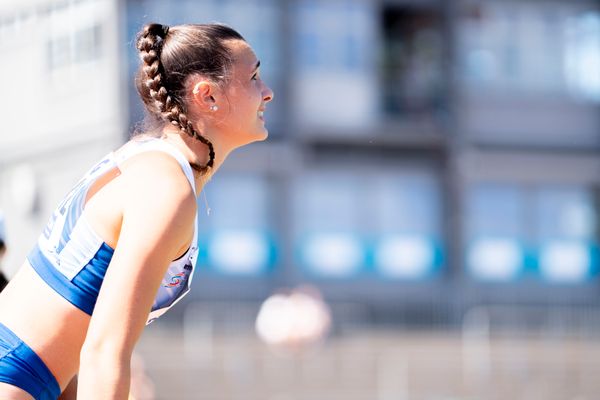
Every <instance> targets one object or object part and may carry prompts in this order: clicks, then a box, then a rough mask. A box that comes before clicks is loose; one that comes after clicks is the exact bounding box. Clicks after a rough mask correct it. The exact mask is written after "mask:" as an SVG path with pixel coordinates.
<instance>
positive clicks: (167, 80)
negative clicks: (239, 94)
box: [136, 23, 244, 173]
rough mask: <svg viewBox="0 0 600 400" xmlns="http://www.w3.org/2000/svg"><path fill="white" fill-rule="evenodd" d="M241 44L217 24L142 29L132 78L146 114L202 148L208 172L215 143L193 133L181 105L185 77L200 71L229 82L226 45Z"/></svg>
mask: <svg viewBox="0 0 600 400" xmlns="http://www.w3.org/2000/svg"><path fill="white" fill-rule="evenodd" d="M234 39H236V40H244V38H243V37H242V36H241V35H240V34H239V33H238V32H236V31H235V30H233V29H232V28H230V27H228V26H225V25H221V24H190V25H178V26H174V27H171V28H169V27H168V26H166V25H161V24H157V23H151V24H148V25H146V26H144V28H143V29H142V30H141V31H140V33H139V34H138V37H137V49H138V50H139V52H140V59H141V61H142V63H141V65H140V68H139V70H138V73H137V76H136V87H137V90H138V93H139V94H140V97H141V99H142V101H143V102H144V105H145V107H146V110H147V111H148V112H149V113H150V115H152V116H154V117H155V118H156V119H158V120H159V121H163V122H168V123H171V124H172V125H174V126H176V127H178V128H179V129H180V130H181V131H182V132H184V133H185V134H187V135H189V136H190V137H193V138H194V139H196V140H199V141H201V142H202V143H204V144H206V146H207V147H208V151H209V160H208V162H207V163H206V165H205V166H203V167H196V169H197V170H199V171H200V172H202V173H205V172H207V171H208V170H209V169H210V168H211V167H212V166H213V163H214V159H215V152H214V148H213V144H212V143H211V142H210V141H209V140H208V139H207V138H206V137H204V136H202V135H201V134H200V133H199V132H197V131H196V129H195V128H194V125H193V123H192V121H190V119H189V118H188V115H187V107H186V104H185V103H186V101H185V83H186V79H187V78H188V77H189V76H191V75H192V74H195V73H199V74H202V75H204V76H207V77H209V78H210V79H212V80H214V81H215V82H217V83H221V82H224V81H225V80H226V79H227V76H228V74H227V71H228V69H229V67H230V66H231V64H232V62H233V61H232V58H231V54H230V52H229V49H228V48H227V46H225V44H224V42H225V41H226V40H234Z"/></svg>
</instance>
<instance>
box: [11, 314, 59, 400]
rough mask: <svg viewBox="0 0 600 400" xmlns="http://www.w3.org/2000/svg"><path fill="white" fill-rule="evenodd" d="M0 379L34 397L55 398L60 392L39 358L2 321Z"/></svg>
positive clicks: (41, 398) (50, 373) (45, 399)
mask: <svg viewBox="0 0 600 400" xmlns="http://www.w3.org/2000/svg"><path fill="white" fill-rule="evenodd" d="M0 382H5V383H8V384H11V385H13V386H17V387H19V388H21V389H23V390H25V391H26V392H27V393H29V394H30V395H32V396H33V397H34V398H35V399H36V400H56V399H58V396H60V387H59V386H58V382H56V378H54V375H52V372H50V370H49V369H48V367H46V364H44V362H43V361H42V359H41V358H40V357H39V356H38V355H37V354H35V352H34V351H33V350H31V348H30V347H29V346H27V344H25V342H23V341H22V340H21V339H19V337H18V336H17V335H15V334H14V333H13V332H12V331H11V330H10V329H8V328H7V327H6V326H4V325H3V324H1V323H0Z"/></svg>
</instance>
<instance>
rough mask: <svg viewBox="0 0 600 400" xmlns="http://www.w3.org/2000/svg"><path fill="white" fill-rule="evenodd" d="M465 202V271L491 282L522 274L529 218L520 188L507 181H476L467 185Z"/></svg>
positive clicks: (506, 279) (513, 278) (525, 257)
mask: <svg viewBox="0 0 600 400" xmlns="http://www.w3.org/2000/svg"><path fill="white" fill-rule="evenodd" d="M466 205H467V207H466V216H467V220H466V239H467V248H466V249H465V261H466V268H467V271H468V274H469V275H470V276H471V277H473V278H475V279H478V280H483V281H495V282H511V281H513V280H516V279H518V278H520V277H521V276H523V274H524V273H525V265H526V264H525V263H526V259H527V254H528V250H527V249H526V242H527V241H526V236H525V226H526V225H525V224H527V223H528V222H529V219H528V213H527V208H526V197H525V194H524V192H523V190H522V189H520V188H519V187H517V186H516V185H511V184H492V183H486V184H478V185H475V186H473V187H471V188H470V189H469V191H468V198H467V203H466Z"/></svg>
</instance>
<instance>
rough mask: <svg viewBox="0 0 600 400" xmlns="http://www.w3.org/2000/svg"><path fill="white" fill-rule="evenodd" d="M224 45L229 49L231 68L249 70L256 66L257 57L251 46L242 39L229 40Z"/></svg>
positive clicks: (240, 70) (241, 70)
mask: <svg viewBox="0 0 600 400" xmlns="http://www.w3.org/2000/svg"><path fill="white" fill-rule="evenodd" d="M226 46H227V47H229V49H230V50H231V56H232V58H233V68H234V70H237V71H238V72H251V71H252V70H254V68H255V67H256V63H257V62H258V58H257V57H256V54H254V50H252V47H250V45H249V44H248V43H246V42H244V41H243V40H230V41H228V42H227V43H226Z"/></svg>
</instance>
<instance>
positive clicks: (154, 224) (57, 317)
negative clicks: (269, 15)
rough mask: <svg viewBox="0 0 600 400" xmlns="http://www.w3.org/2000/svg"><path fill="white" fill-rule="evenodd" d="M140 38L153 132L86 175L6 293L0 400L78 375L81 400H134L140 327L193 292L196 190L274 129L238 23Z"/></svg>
mask: <svg viewBox="0 0 600 400" xmlns="http://www.w3.org/2000/svg"><path fill="white" fill-rule="evenodd" d="M137 48H138V49H139V52H140V57H141V59H142V63H141V66H140V69H139V71H138V75H137V77H136V85H137V88H138V92H139V93H140V96H141V98H142V100H143V102H144V104H145V106H146V109H147V111H148V114H149V117H150V118H151V119H152V120H153V121H154V122H156V124H155V125H156V129H154V130H148V131H146V132H145V133H143V134H141V135H138V136H135V137H134V138H133V139H132V140H130V141H129V142H127V143H126V144H125V145H124V146H123V147H121V148H120V149H118V150H116V151H115V152H112V153H110V154H109V155H107V156H106V157H105V158H103V159H102V160H100V162H98V163H97V164H96V165H95V166H93V167H92V168H91V169H90V170H89V171H88V173H87V174H86V175H85V176H84V177H83V179H82V180H81V181H80V182H79V183H77V184H76V185H75V187H74V188H73V189H72V191H71V192H69V193H68V194H67V195H66V197H65V198H64V200H63V201H62V203H61V204H60V205H59V206H58V208H57V209H56V210H55V212H54V214H53V215H52V217H51V218H50V221H49V223H48V225H47V226H46V228H45V229H44V231H43V232H42V234H41V235H40V237H39V240H38V241H37V243H36V245H35V246H34V247H33V249H32V251H31V252H30V254H29V255H28V257H27V260H26V262H25V263H24V265H23V266H22V267H21V268H20V270H19V272H18V273H17V274H16V276H15V277H14V278H13V279H12V280H11V282H10V283H9V284H8V286H7V287H6V288H5V290H4V291H3V292H2V293H1V294H0V399H3V400H8V399H12V400H16V399H19V400H20V399H32V398H34V399H36V400H37V399H56V398H58V397H59V396H60V394H61V392H62V391H64V389H65V388H66V387H67V386H69V391H71V388H72V386H71V385H72V382H74V381H77V382H78V384H77V389H76V392H77V398H79V399H84V400H94V399H102V400H106V399H127V397H128V393H129V384H130V360H131V356H132V351H133V348H134V345H135V343H136V342H137V340H138V338H139V336H140V334H141V333H142V330H143V328H144V326H145V325H146V324H147V323H149V322H151V321H152V320H154V319H156V318H158V317H159V316H160V315H161V314H162V313H164V312H165V311H166V310H167V309H168V308H170V307H171V306H172V305H173V304H174V303H175V302H177V301H178V300H179V299H180V298H181V296H183V295H184V294H186V293H187V291H188V290H189V285H190V281H191V278H192V274H193V270H194V268H195V262H196V256H197V252H198V248H197V244H196V240H197V231H196V229H197V227H196V196H197V195H198V194H199V193H200V192H201V190H202V188H203V185H204V184H205V183H206V182H207V181H208V179H210V177H211V176H212V175H213V174H214V172H215V171H216V170H218V168H219V167H220V165H221V164H222V163H223V161H224V160H225V158H226V157H227V155H228V154H229V153H230V152H231V151H232V150H234V149H235V148H238V147H240V146H243V145H246V144H248V143H251V142H254V141H259V140H264V139H265V138H266V137H267V135H268V133H267V129H266V128H265V126H264V119H263V112H264V111H265V106H266V104H267V103H268V102H269V101H271V100H272V98H273V92H272V91H271V89H269V88H268V87H267V86H266V85H265V84H264V83H263V81H262V80H261V78H260V74H259V65H260V62H259V60H258V59H257V57H256V55H255V54H254V52H253V51H252V49H251V47H250V46H249V45H248V44H247V43H246V41H245V40H244V39H243V38H242V36H240V34H239V33H237V32H236V31H234V30H233V29H231V28H229V27H226V26H224V25H218V24H207V25H179V26H173V27H171V28H169V27H167V26H163V25H160V24H149V25H147V26H145V27H144V29H143V30H142V31H141V32H140V34H139V36H138V40H137ZM70 383H71V385H69V384H70Z"/></svg>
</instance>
